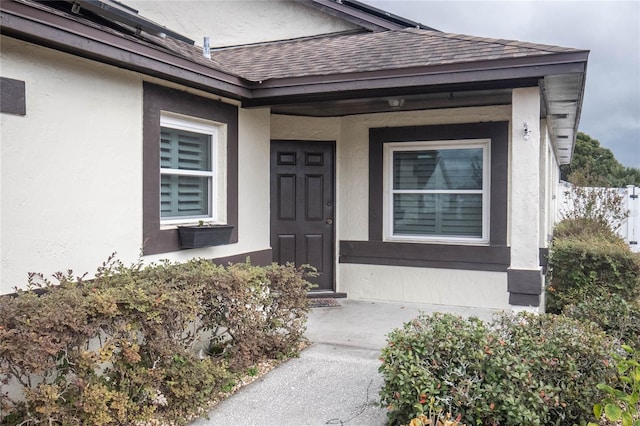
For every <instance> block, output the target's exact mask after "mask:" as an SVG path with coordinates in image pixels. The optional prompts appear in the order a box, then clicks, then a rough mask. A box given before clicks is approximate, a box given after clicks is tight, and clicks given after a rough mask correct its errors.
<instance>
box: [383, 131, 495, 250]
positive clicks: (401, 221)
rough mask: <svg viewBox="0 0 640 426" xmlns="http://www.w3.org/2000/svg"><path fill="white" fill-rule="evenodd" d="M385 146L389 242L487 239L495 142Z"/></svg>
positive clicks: (392, 144) (472, 240)
mask: <svg viewBox="0 0 640 426" xmlns="http://www.w3.org/2000/svg"><path fill="white" fill-rule="evenodd" d="M385 146H386V150H385V155H386V156H387V159H386V163H385V164H387V168H388V170H386V173H387V178H388V185H387V186H388V188H389V191H388V194H390V196H389V197H388V200H387V203H386V204H387V217H386V221H387V224H388V232H387V237H388V238H389V239H395V240H403V239H405V240H447V241H459V242H464V241H470V242H479V241H485V240H487V238H488V237H487V236H488V223H489V222H488V206H489V204H488V199H489V155H488V149H489V141H483V142H479V141H477V140H473V141H450V142H447V143H446V144H445V143H443V142H439V143H434V142H421V143H417V142H416V143H414V142H411V143H389V144H385Z"/></svg>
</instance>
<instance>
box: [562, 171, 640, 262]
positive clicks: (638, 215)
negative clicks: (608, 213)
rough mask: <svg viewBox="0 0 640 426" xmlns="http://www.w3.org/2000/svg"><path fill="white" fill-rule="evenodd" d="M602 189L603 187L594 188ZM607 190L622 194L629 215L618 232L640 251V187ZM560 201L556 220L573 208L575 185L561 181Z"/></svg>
mask: <svg viewBox="0 0 640 426" xmlns="http://www.w3.org/2000/svg"><path fill="white" fill-rule="evenodd" d="M593 189H602V188H593ZM606 190H607V191H611V192H612V193H617V194H619V195H620V196H622V200H623V208H624V209H625V210H628V212H629V216H628V217H627V219H626V220H625V221H623V222H622V225H621V226H620V228H618V234H620V236H621V237H622V238H624V240H625V241H626V242H627V244H629V247H630V248H631V251H633V252H636V253H639V252H640V188H639V187H637V186H635V187H634V186H633V185H630V186H627V187H626V188H608V189H606ZM557 194H558V203H557V204H556V221H558V220H560V219H562V217H563V215H565V214H566V213H567V212H570V211H571V210H572V209H573V197H572V194H573V185H571V184H570V183H568V182H564V181H561V182H560V183H559V184H558V192H557Z"/></svg>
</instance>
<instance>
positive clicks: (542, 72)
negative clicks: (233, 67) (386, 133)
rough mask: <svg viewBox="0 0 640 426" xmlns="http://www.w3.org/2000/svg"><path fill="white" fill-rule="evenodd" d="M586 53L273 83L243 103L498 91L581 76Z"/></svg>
mask: <svg viewBox="0 0 640 426" xmlns="http://www.w3.org/2000/svg"><path fill="white" fill-rule="evenodd" d="M587 54H588V52H571V53H563V54H558V55H544V56H538V57H534V58H516V59H508V60H497V61H482V62H475V63H473V62H471V63H465V64H450V65H438V66H425V67H415V68H408V69H396V70H382V71H371V72H362V73H349V74H335V75H328V76H308V77H298V78H283V79H273V80H268V81H264V82H256V83H254V84H253V87H252V96H251V99H247V100H245V101H244V103H243V104H244V105H246V106H247V107H256V106H268V105H270V104H274V103H279V102H282V101H286V102H289V101H291V100H292V99H295V98H300V99H301V100H302V99H306V100H308V99H309V98H311V97H316V98H318V99H320V98H322V99H323V100H328V99H336V100H337V99H344V98H345V97H352V96H354V95H356V94H357V93H359V94H362V95H368V94H369V93H371V92H375V91H380V90H386V91H389V90H395V91H397V92H401V91H403V90H404V91H410V90H415V89H417V88H420V89H428V90H437V88H438V87H447V88H448V87H451V86H459V87H461V88H465V87H470V86H477V85H485V86H486V85H489V84H490V83H492V82H493V83H495V85H496V86H500V87H504V86H505V84H504V83H505V82H515V81H520V82H522V81H525V80H526V81H529V82H535V83H533V85H535V84H537V81H538V80H539V79H542V78H544V77H545V76H546V75H554V74H568V73H584V72H585V70H586V55H587ZM551 57H554V58H553V59H552V58H551ZM507 84H509V83H507Z"/></svg>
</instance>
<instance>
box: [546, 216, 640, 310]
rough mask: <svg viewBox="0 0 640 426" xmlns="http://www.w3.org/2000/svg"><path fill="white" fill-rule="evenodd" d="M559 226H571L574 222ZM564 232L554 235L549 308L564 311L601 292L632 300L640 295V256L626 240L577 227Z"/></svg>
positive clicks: (548, 298)
mask: <svg viewBox="0 0 640 426" xmlns="http://www.w3.org/2000/svg"><path fill="white" fill-rule="evenodd" d="M574 225H575V224H574ZM559 227H560V228H561V230H562V229H565V228H571V227H572V224H571V223H569V224H566V223H565V224H560V225H559ZM573 228H574V229H576V228H577V225H576V226H573ZM585 229H588V227H587V228H585ZM565 230H566V229H565ZM560 235H561V236H556V237H555V238H554V240H553V243H552V246H551V250H550V256H549V269H550V275H549V276H548V281H547V288H546V311H547V312H551V313H560V312H562V310H563V308H564V306H565V305H575V304H579V303H581V302H584V301H586V300H588V299H590V298H593V297H598V296H602V297H606V296H608V295H610V294H617V295H619V296H620V297H621V298H622V299H624V300H626V301H628V302H632V301H634V300H636V299H637V298H638V296H640V259H639V257H638V255H636V254H634V253H632V252H631V250H629V247H627V245H626V244H625V243H624V241H622V240H621V239H620V238H617V237H615V236H612V235H610V233H606V232H604V233H597V234H590V233H587V232H582V233H581V232H577V231H575V230H574V231H573V232H571V233H568V234H567V233H565V234H563V233H562V232H561V234H560Z"/></svg>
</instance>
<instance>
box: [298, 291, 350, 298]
mask: <svg viewBox="0 0 640 426" xmlns="http://www.w3.org/2000/svg"><path fill="white" fill-rule="evenodd" d="M307 297H308V298H309V299H344V298H346V297H347V293H338V292H335V291H327V290H316V291H313V290H311V291H309V292H307Z"/></svg>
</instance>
